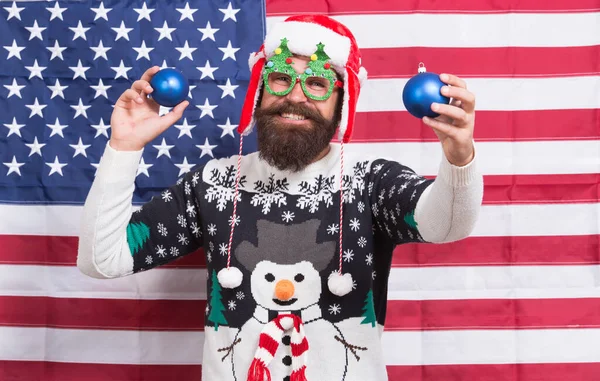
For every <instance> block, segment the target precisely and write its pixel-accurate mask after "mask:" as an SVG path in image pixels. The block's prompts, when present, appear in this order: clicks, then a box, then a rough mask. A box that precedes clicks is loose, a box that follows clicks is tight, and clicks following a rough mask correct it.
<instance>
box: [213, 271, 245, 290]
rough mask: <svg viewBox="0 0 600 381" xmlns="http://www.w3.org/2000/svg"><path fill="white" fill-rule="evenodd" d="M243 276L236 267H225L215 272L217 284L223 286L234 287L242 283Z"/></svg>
mask: <svg viewBox="0 0 600 381" xmlns="http://www.w3.org/2000/svg"><path fill="white" fill-rule="evenodd" d="M243 278H244V276H243V275H242V272H241V271H240V270H239V269H238V268H237V267H229V268H227V267H225V268H223V269H221V270H220V271H219V273H218V274H217V279H218V280H219V284H221V286H223V287H225V288H236V287H238V286H239V285H240V284H242V279H243Z"/></svg>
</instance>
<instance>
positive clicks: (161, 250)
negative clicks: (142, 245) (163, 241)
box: [156, 245, 167, 258]
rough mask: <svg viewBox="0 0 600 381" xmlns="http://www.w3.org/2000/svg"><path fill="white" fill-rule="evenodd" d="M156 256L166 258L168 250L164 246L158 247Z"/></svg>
mask: <svg viewBox="0 0 600 381" xmlns="http://www.w3.org/2000/svg"><path fill="white" fill-rule="evenodd" d="M156 255H158V256H159V257H161V258H164V257H165V256H166V255H167V250H166V249H165V247H164V246H163V245H158V246H157V247H156Z"/></svg>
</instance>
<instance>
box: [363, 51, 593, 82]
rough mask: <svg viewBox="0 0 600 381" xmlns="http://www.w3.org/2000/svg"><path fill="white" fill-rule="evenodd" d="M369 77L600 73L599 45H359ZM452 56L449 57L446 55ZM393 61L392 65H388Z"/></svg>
mask: <svg viewBox="0 0 600 381" xmlns="http://www.w3.org/2000/svg"><path fill="white" fill-rule="evenodd" d="M361 53H362V55H363V56H362V60H363V61H362V62H363V65H364V67H365V68H366V69H367V71H368V72H369V78H400V77H407V78H408V77H412V76H413V75H415V74H417V63H419V62H423V63H424V64H425V67H426V68H427V71H430V72H436V73H440V72H442V71H444V72H446V73H452V74H456V75H458V76H460V77H465V78H466V77H509V78H514V77H560V76H571V75H578V76H579V75H597V74H598V73H600V60H598V59H597V57H599V56H600V45H593V46H573V47H571V46H569V47H551V48H548V47H490V48H483V47H480V48H461V47H451V48H433V47H421V46H417V47H406V48H401V47H398V48H369V49H362V50H361ZM448 57H452V59H448ZM390 62H393V63H394V64H393V65H390Z"/></svg>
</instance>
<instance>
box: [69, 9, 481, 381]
mask: <svg viewBox="0 0 600 381" xmlns="http://www.w3.org/2000/svg"><path fill="white" fill-rule="evenodd" d="M249 64H250V70H251V77H250V78H251V79H250V84H249V87H248V92H247V94H246V99H245V102H244V105H243V109H242V113H241V120H240V121H239V128H238V132H239V134H240V154H239V155H234V156H232V157H227V158H216V159H212V160H210V161H208V162H207V163H206V164H204V165H202V166H199V167H198V168H196V169H195V170H193V171H191V172H188V173H186V174H185V175H184V176H183V177H182V178H181V179H180V181H178V182H177V184H175V185H173V186H172V187H170V188H169V189H166V190H164V192H163V193H162V195H161V197H155V198H154V199H153V200H151V201H150V202H148V203H146V204H145V205H143V207H142V208H141V210H139V211H136V212H132V207H131V200H132V196H133V192H134V189H135V185H134V180H135V177H136V173H137V167H138V163H139V160H140V158H141V155H142V151H143V148H144V146H145V145H146V144H148V143H149V142H151V141H152V140H154V139H155V138H156V137H157V136H159V135H160V134H161V133H162V132H163V131H165V130H166V129H167V128H169V127H170V126H171V125H173V124H174V123H175V122H177V121H178V120H179V119H180V118H181V117H182V114H183V112H184V110H185V108H186V107H187V106H188V104H189V102H188V101H183V102H182V103H180V104H179V105H177V106H176V107H174V108H173V109H172V111H171V112H169V113H168V114H165V115H163V116H159V113H158V111H159V106H158V105H157V104H156V103H154V101H153V100H152V99H151V98H150V97H147V96H145V95H147V94H151V93H152V88H151V86H150V84H149V82H150V80H151V78H152V76H153V75H154V74H156V72H157V71H158V70H159V69H158V67H153V68H151V69H149V70H148V71H146V72H145V73H144V75H143V76H142V77H141V79H139V80H137V81H136V82H134V83H133V85H132V87H131V88H130V89H128V90H126V91H125V92H124V93H123V94H122V95H121V97H120V98H119V100H118V102H117V103H116V105H115V108H114V111H113V113H112V117H111V129H112V135H111V138H110V141H109V143H108V144H107V146H106V149H105V152H104V155H103V157H102V159H101V161H100V166H99V168H98V171H97V175H96V178H95V180H94V183H93V185H92V188H91V190H90V193H89V195H88V198H87V200H86V204H85V208H84V213H83V214H84V215H83V223H82V230H81V234H80V240H79V254H78V262H77V263H78V267H79V269H80V270H81V271H82V272H83V273H85V274H87V275H89V276H91V277H95V278H102V279H108V278H116V277H123V276H129V275H132V274H136V273H138V272H141V271H147V270H150V269H154V268H157V267H160V266H162V265H165V264H167V263H170V262H172V261H174V260H176V259H178V258H181V257H182V256H185V255H187V254H190V253H192V252H195V251H197V250H198V249H203V254H204V255H205V256H206V267H207V268H206V270H204V269H202V270H198V271H206V275H207V283H206V296H207V299H208V303H207V309H206V315H205V317H204V318H205V324H206V327H205V331H204V353H203V360H202V371H203V379H205V380H249V381H263V380H264V379H269V380H271V379H277V380H290V381H304V380H328V381H333V380H335V381H338V380H344V381H363V380H375V381H379V380H387V375H386V367H385V360H384V355H383V353H382V348H381V333H382V331H383V329H384V323H385V315H386V302H387V299H386V297H387V295H386V294H387V281H388V276H389V273H390V266H391V263H392V254H393V252H394V249H395V248H396V247H397V246H398V245H403V244H407V243H423V244H431V243H444V242H451V241H456V240H460V239H464V238H466V237H468V236H469V234H470V233H471V232H472V230H473V227H474V226H475V223H476V222H477V218H478V214H479V210H480V206H481V202H482V197H483V180H482V176H481V174H479V173H478V171H477V169H476V155H475V148H474V142H473V130H474V121H475V96H474V95H473V94H472V93H471V92H470V91H469V90H467V87H466V84H465V82H464V81H463V80H462V79H460V78H458V77H456V76H454V75H451V74H442V75H441V80H442V81H443V82H445V83H446V84H447V86H444V87H443V88H442V90H441V91H442V93H443V94H444V95H446V96H448V97H450V98H452V99H453V102H452V103H451V104H447V105H446V104H434V105H432V109H433V110H434V111H435V112H437V113H439V114H440V116H439V117H438V118H435V119H430V118H424V119H423V121H424V123H425V124H426V125H427V126H429V127H431V128H433V129H434V131H435V132H436V134H437V136H438V138H439V140H440V147H441V149H442V151H443V155H442V160H441V162H440V163H439V172H438V175H437V176H436V178H435V179H427V178H425V177H423V176H422V175H419V174H417V173H415V172H414V171H413V170H412V169H411V168H409V167H407V166H405V165H403V164H402V163H399V162H396V161H393V160H389V159H386V158H381V157H371V158H367V157H359V155H355V156H354V158H353V159H352V160H350V159H349V158H348V157H346V158H345V157H344V150H345V144H346V143H349V142H350V140H351V137H352V129H353V126H354V118H355V113H356V107H357V102H358V97H359V95H360V90H361V89H362V86H364V84H365V83H366V79H367V71H366V69H365V68H364V67H363V66H362V60H361V56H360V50H359V48H358V46H357V43H356V40H355V38H354V36H353V35H352V33H351V32H350V30H348V28H347V27H345V26H344V25H343V24H341V23H339V22H337V21H335V20H333V19H331V18H328V17H326V16H318V15H310V16H307V15H304V16H293V17H289V18H287V19H286V20H285V21H283V22H281V23H279V24H277V25H275V26H273V28H272V29H271V30H270V31H269V33H268V34H267V36H266V39H265V41H264V43H263V45H262V46H261V47H260V48H259V49H258V50H257V51H256V52H255V53H253V54H252V55H251V56H250V58H249ZM254 128H256V132H257V136H258V151H257V152H254V153H250V154H246V155H242V145H243V138H244V136H247V135H248V134H249V133H250V132H251V131H252V130H253V129H254ZM369 128H373V129H375V128H378V126H369ZM336 132H337V136H338V138H339V143H336V142H333V140H334V138H335V136H336ZM349 147H351V146H349ZM346 149H347V148H346ZM232 302H233V304H231V303H232ZM226 305H227V306H228V307H229V308H226V307H225V306H226ZM198 318H200V317H198ZM397 345H399V346H401V345H403V343H397Z"/></svg>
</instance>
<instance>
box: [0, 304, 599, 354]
mask: <svg viewBox="0 0 600 381" xmlns="http://www.w3.org/2000/svg"><path fill="white" fill-rule="evenodd" d="M205 307H206V301H205V300H136V301H135V302H133V301H131V300H113V299H84V298H48V297H31V296H2V297H0V326H23V327H48V328H69V329H105V330H146V331H203V330H204V311H205ZM556 327H580V328H590V327H600V298H581V299H576V298H573V299H489V300H488V299H472V300H471V299H470V300H460V299H459V300H390V301H388V303H387V319H386V324H385V330H386V331H399V330H442V329H479V328H486V329H523V328H529V329H531V328H556ZM261 340H262V339H261ZM264 340H266V341H265V345H266V344H273V345H274V342H272V338H269V336H265V338H264ZM304 344H305V343H302V345H297V348H296V350H298V351H302V350H304V349H305V348H304ZM265 348H268V349H269V350H271V349H273V348H274V347H271V346H265Z"/></svg>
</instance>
